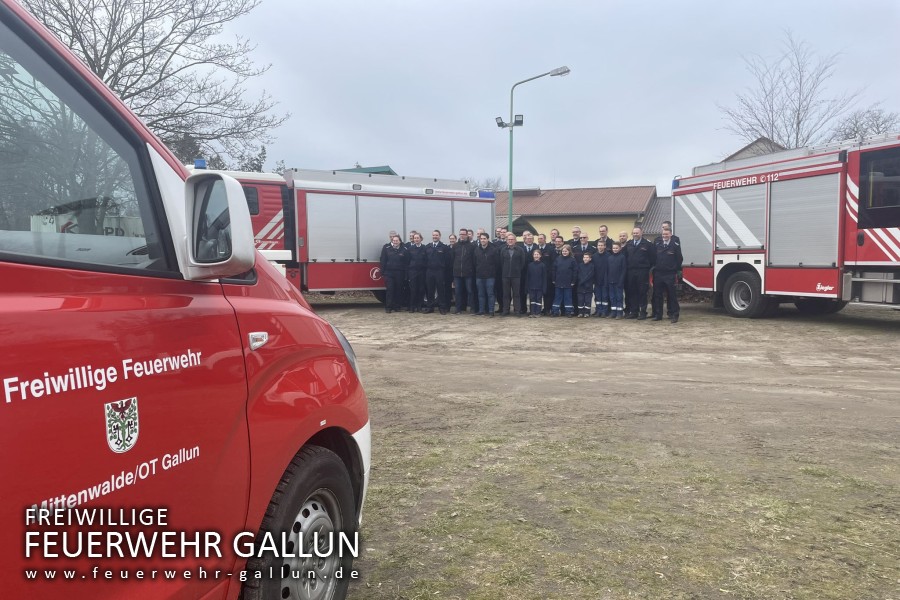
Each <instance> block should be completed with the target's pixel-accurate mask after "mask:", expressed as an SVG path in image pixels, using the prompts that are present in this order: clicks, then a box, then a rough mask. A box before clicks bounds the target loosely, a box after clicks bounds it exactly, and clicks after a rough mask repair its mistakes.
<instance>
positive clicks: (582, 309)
mask: <svg viewBox="0 0 900 600" xmlns="http://www.w3.org/2000/svg"><path fill="white" fill-rule="evenodd" d="M594 276H595V275H594V263H593V262H592V261H591V254H590V252H585V253H584V254H582V255H581V263H579V265H578V274H577V275H576V281H577V283H576V284H575V289H576V290H578V300H577V302H578V303H577V304H576V305H575V306H576V307H577V312H578V316H579V317H583V318H585V319H586V318H588V317H590V316H591V304H592V300H593V299H594Z"/></svg>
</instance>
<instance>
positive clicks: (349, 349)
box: [331, 325, 362, 381]
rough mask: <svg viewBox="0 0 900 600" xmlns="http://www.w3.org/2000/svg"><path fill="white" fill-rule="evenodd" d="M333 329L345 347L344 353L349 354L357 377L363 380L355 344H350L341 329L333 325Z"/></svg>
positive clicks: (348, 358) (348, 357)
mask: <svg viewBox="0 0 900 600" xmlns="http://www.w3.org/2000/svg"><path fill="white" fill-rule="evenodd" d="M331 329H332V330H334V335H336V336H337V339H338V341H339V342H340V343H341V347H342V348H343V349H344V354H346V355H347V360H349V361H350V365H351V366H352V367H353V370H354V371H355V372H356V377H357V378H359V380H360V381H362V374H360V372H359V363H358V362H357V360H356V352H354V351H353V346H351V345H350V342H348V341H347V338H345V337H344V334H343V333H341V330H340V329H338V328H337V327H335V326H334V325H331Z"/></svg>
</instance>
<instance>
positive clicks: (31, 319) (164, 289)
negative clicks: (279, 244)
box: [0, 0, 370, 600]
mask: <svg viewBox="0 0 900 600" xmlns="http://www.w3.org/2000/svg"><path fill="white" fill-rule="evenodd" d="M0 280H2V281H3V284H2V285H0V343H2V347H3V360H2V361H0V440H2V441H0V443H2V456H0V481H2V493H0V562H2V563H3V565H4V573H3V577H2V592H0V596H2V597H3V598H29V599H40V598H59V597H62V598H74V599H102V598H116V599H120V598H129V599H131V598H204V599H213V598H215V599H228V600H235V599H236V598H237V597H238V596H239V595H241V596H242V597H243V598H244V599H250V598H261V599H275V598H292V599H303V598H335V599H339V598H343V597H344V596H345V594H346V591H347V587H348V585H349V581H350V579H351V578H352V577H353V575H352V571H351V558H352V556H353V555H354V554H355V553H356V552H358V545H357V543H356V540H355V538H356V533H357V531H358V529H357V528H358V523H359V519H360V515H361V511H362V505H363V499H364V497H365V492H366V486H367V483H368V474H369V457H370V429H369V417H368V404H367V400H366V394H365V392H364V390H363V387H362V385H361V383H360V378H359V373H358V366H357V361H356V357H355V355H354V353H353V350H352V348H351V347H350V345H349V344H348V343H347V340H346V339H345V338H344V337H343V335H341V333H340V332H339V331H338V330H337V329H336V328H334V327H332V326H331V325H330V324H329V323H328V322H327V321H325V320H324V319H322V318H321V317H319V316H317V315H316V314H315V313H314V312H313V311H312V310H311V309H310V307H309V305H308V304H307V303H306V301H305V300H304V298H303V296H302V294H301V293H300V292H299V291H298V290H297V289H296V288H295V287H294V286H291V285H290V284H289V283H288V282H287V281H286V280H285V279H284V277H282V276H281V274H280V273H279V272H278V271H277V269H275V268H274V267H273V266H272V265H271V264H270V263H269V262H267V261H266V260H265V259H263V258H262V257H261V256H260V255H259V253H258V252H257V251H256V250H255V249H254V244H253V231H252V227H251V222H250V215H249V213H248V210H247V201H246V198H245V195H244V193H243V191H242V189H241V185H240V184H239V183H238V182H237V181H236V180H235V179H233V178H232V177H229V176H227V175H224V174H222V173H217V172H212V171H203V172H199V173H194V174H191V173H189V172H188V171H187V170H186V169H185V168H184V167H183V165H181V164H180V162H179V161H178V160H177V158H176V157H175V155H174V154H173V153H172V152H170V151H169V150H168V149H167V148H166V147H165V146H164V145H163V144H162V143H161V142H160V141H159V139H158V138H156V137H155V136H154V135H153V134H152V133H151V132H150V130H149V129H148V128H147V127H146V126H145V125H144V124H143V123H142V122H141V121H140V120H139V119H138V118H137V117H136V116H135V115H134V114H133V113H132V112H131V111H130V110H128V109H127V108H126V107H125V105H124V104H123V103H122V102H121V101H120V100H119V99H118V98H116V97H115V96H114V95H113V93H112V92H111V91H110V90H109V89H108V88H106V86H104V85H103V83H102V82H101V81H100V80H99V79H98V78H97V77H96V76H94V75H93V74H92V73H91V72H90V71H89V70H88V69H87V68H86V67H85V66H84V64H83V63H82V62H81V61H79V60H78V59H77V58H76V57H75V56H74V55H73V54H72V53H71V52H70V51H69V50H68V49H67V48H66V47H65V46H63V44H61V43H60V42H59V40H57V39H56V38H55V37H53V35H51V34H50V33H49V32H48V31H47V30H46V29H44V28H43V27H42V26H41V25H40V24H38V23H37V21H35V20H34V19H33V18H32V17H31V16H30V15H29V14H28V13H27V12H26V11H25V10H24V9H23V8H22V6H21V5H19V4H17V3H16V2H14V1H13V0H0ZM317 540H318V541H317ZM313 550H316V552H315V553H313V552H312V551H313ZM323 550H324V552H323ZM338 574H340V575H342V577H341V576H339V575H338Z"/></svg>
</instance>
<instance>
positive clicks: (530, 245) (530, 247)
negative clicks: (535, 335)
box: [519, 231, 537, 314]
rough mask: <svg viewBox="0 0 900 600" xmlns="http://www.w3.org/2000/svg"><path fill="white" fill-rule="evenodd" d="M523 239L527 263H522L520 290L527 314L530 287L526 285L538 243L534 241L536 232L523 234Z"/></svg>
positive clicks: (521, 302) (521, 244)
mask: <svg viewBox="0 0 900 600" xmlns="http://www.w3.org/2000/svg"><path fill="white" fill-rule="evenodd" d="M522 240H523V241H522V243H520V244H519V247H520V248H522V250H524V251H525V264H524V265H522V278H521V279H520V282H521V285H522V289H520V290H519V296H521V301H520V304H521V305H522V314H525V313H527V312H528V287H527V286H526V283H527V281H526V280H527V278H528V265H529V264H530V263H531V255H532V254H533V253H534V251H535V250H537V244H535V243H534V234H533V233H532V232H530V231H526V232H525V233H523V234H522Z"/></svg>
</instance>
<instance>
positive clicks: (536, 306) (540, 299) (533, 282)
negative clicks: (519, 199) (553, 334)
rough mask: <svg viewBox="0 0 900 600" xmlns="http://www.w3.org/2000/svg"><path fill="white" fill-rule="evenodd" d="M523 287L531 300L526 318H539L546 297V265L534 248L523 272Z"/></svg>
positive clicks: (539, 252) (540, 253)
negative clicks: (529, 312)
mask: <svg viewBox="0 0 900 600" xmlns="http://www.w3.org/2000/svg"><path fill="white" fill-rule="evenodd" d="M540 237H544V236H543V235H542V236H540ZM525 286H526V288H527V289H528V297H529V299H530V300H531V314H530V315H528V316H529V317H540V316H541V310H542V308H543V304H544V300H545V298H546V297H547V265H546V264H544V255H543V253H542V252H541V250H540V248H535V249H534V252H532V253H531V262H530V263H528V269H527V270H526V271H525Z"/></svg>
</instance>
